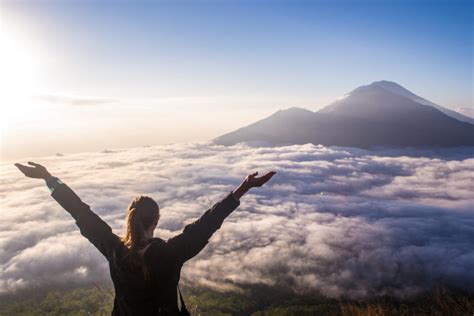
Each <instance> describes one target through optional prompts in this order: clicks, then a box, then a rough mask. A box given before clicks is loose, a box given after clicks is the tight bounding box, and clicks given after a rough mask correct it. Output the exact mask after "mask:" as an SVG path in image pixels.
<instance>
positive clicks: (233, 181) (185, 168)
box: [0, 143, 474, 297]
mask: <svg viewBox="0 0 474 316" xmlns="http://www.w3.org/2000/svg"><path fill="white" fill-rule="evenodd" d="M37 162H39V163H43V164H45V165H46V166H48V167H49V169H50V170H51V172H52V173H54V174H55V175H57V176H59V177H60V178H61V179H62V180H63V181H65V182H66V183H68V184H69V185H70V186H71V187H72V188H73V189H74V190H75V191H76V192H77V193H78V195H79V196H80V197H81V198H82V199H83V200H84V201H85V202H86V203H88V204H90V205H91V207H92V208H93V210H95V211H96V212H97V213H98V214H100V215H101V216H102V217H103V218H104V219H105V220H106V221H107V222H109V223H110V224H111V226H113V228H114V230H115V232H116V233H121V232H122V225H123V219H124V215H125V209H126V207H127V205H128V203H129V202H130V200H131V198H132V197H133V196H134V195H135V194H146V195H151V196H152V197H154V198H155V199H156V200H157V202H158V203H159V205H160V208H161V211H162V217H161V220H160V223H159V228H158V230H157V232H156V234H157V235H158V236H162V237H165V238H167V237H170V236H171V235H173V234H175V233H178V232H179V231H180V230H181V229H182V228H183V226H184V225H185V224H186V223H187V222H189V221H190V220H191V219H195V218H197V217H198V216H199V215H200V214H202V213H203V212H204V211H205V210H206V209H208V208H209V207H210V206H211V205H212V204H213V203H214V202H216V201H217V200H218V199H220V198H222V197H224V196H225V195H226V193H228V192H229V191H231V190H232V189H233V188H234V187H235V186H236V185H238V183H239V182H240V181H241V180H242V179H243V177H244V176H245V175H246V174H248V173H250V172H253V171H259V172H261V173H263V172H266V171H269V170H276V171H277V172H278V173H277V175H276V176H275V177H274V178H273V179H272V180H271V182H270V183H269V184H268V185H267V186H265V187H262V188H258V189H253V190H252V191H251V192H250V193H249V194H248V195H247V196H245V197H243V198H242V201H241V206H240V207H239V208H238V209H237V210H236V211H235V212H234V213H233V214H232V215H231V216H230V217H229V218H228V219H227V220H226V222H225V224H224V225H223V226H222V228H221V229H220V230H219V231H218V232H217V233H216V234H215V235H214V236H213V238H212V239H211V242H210V243H209V244H208V246H207V247H206V248H205V249H204V250H203V252H202V253H201V254H200V255H199V256H198V257H196V258H194V259H192V260H191V261H189V262H188V263H187V264H186V265H185V267H184V269H183V271H182V279H183V281H184V282H186V283H188V284H191V285H192V284H200V285H204V286H210V287H220V288H222V289H227V290H228V289H236V288H238V287H239V286H240V285H245V284H256V283H257V284H260V283H261V284H269V285H278V286H286V287H290V288H293V289H294V290H296V291H302V292H306V291H320V292H321V293H323V294H325V295H328V296H333V297H337V296H340V295H347V296H351V297H363V296H372V295H381V294H394V295H410V294H413V293H417V292H419V291H421V290H424V289H428V288H430V287H432V286H435V285H438V284H443V285H444V286H450V287H458V288H461V289H464V290H470V291H472V289H473V288H474V273H473V272H472V270H471V267H472V266H474V249H473V247H472V245H473V244H474V210H473V207H472V205H474V198H473V196H472V192H474V182H473V178H472V175H473V174H474V158H472V148H464V149H446V150H430V151H428V150H426V151H420V150H416V151H415V150H413V151H402V150H398V151H397V150H390V151H389V150H379V151H373V152H369V151H364V150H359V149H347V148H334V147H333V148H328V147H322V146H314V145H310V144H306V145H295V146H286V147H276V148H269V147H260V148H252V147H248V146H245V145H237V146H233V147H224V146H216V145H213V144H211V143H188V144H172V145H163V146H154V147H144V148H135V149H129V150H117V151H104V152H96V153H82V154H74V155H64V156H54V157H45V158H43V159H38V160H37ZM0 179H1V181H2V184H3V185H2V186H1V188H0V199H1V210H0V214H1V216H2V221H1V223H0V254H1V260H0V271H1V273H0V275H1V276H0V285H1V286H0V288H1V294H7V293H12V292H15V291H18V290H20V291H21V290H22V289H25V288H31V287H42V286H48V285H54V284H64V283H68V282H77V283H84V284H90V283H91V282H101V281H105V280H108V279H109V277H108V269H107V263H106V261H105V259H103V258H102V257H101V255H100V253H99V252H98V251H97V250H95V248H93V246H91V245H89V244H88V242H87V241H86V240H85V239H84V238H83V237H81V235H80V234H79V232H78V230H77V228H76V227H75V225H74V222H73V220H72V218H71V217H70V216H69V215H68V214H67V213H66V212H65V211H63V210H62V209H61V207H60V206H59V205H57V204H56V202H55V201H54V200H53V199H52V198H51V197H49V195H48V190H47V188H46V187H45V186H44V184H43V183H41V181H40V180H36V181H35V180H32V179H27V178H24V177H23V176H22V175H21V174H20V173H19V171H18V170H17V169H16V168H15V167H14V166H13V164H12V163H10V164H3V165H2V166H1V168H0ZM78 253H80V254H81V255H80V256H78V255H77V254H78Z"/></svg>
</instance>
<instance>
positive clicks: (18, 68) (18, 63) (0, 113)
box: [0, 23, 39, 131]
mask: <svg viewBox="0 0 474 316" xmlns="http://www.w3.org/2000/svg"><path fill="white" fill-rule="evenodd" d="M21 35H23V34H16V33H14V32H12V31H10V30H8V31H7V30H6V29H5V27H4V26H2V25H1V23H0V69H1V70H0V86H1V87H2V90H1V92H0V123H1V129H2V130H3V131H4V130H6V129H8V128H9V126H11V125H13V124H15V123H16V122H18V121H21V120H22V119H24V118H28V117H32V116H33V115H35V112H37V111H35V107H34V106H33V104H32V101H33V100H32V98H31V97H32V95H34V94H36V93H38V82H39V78H38V74H39V71H38V70H39V63H38V61H37V60H36V56H35V51H34V49H33V48H32V47H31V45H29V43H28V42H27V41H26V40H25V36H21ZM36 110H37V109H36Z"/></svg>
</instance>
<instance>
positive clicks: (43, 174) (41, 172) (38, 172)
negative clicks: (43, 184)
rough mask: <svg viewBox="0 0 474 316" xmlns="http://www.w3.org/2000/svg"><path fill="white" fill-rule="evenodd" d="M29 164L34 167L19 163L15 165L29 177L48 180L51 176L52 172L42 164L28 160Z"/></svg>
mask: <svg viewBox="0 0 474 316" xmlns="http://www.w3.org/2000/svg"><path fill="white" fill-rule="evenodd" d="M28 164H29V165H30V166H33V167H29V166H25V165H22V164H19V163H16V164H15V166H16V167H17V168H18V169H20V171H21V172H22V173H23V174H24V175H25V176H27V177H28V178H34V179H44V180H46V179H48V178H49V177H51V174H50V173H49V172H48V170H46V168H45V167H43V166H42V165H40V164H37V163H34V162H32V161H28Z"/></svg>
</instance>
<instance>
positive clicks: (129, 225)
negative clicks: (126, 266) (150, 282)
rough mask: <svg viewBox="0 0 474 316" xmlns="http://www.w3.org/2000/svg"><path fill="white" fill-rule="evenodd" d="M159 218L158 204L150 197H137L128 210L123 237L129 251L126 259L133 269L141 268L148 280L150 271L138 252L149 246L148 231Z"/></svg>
mask: <svg viewBox="0 0 474 316" xmlns="http://www.w3.org/2000/svg"><path fill="white" fill-rule="evenodd" d="M159 216H160V209H159V207H158V204H157V203H156V202H155V201H154V200H153V199H152V198H151V197H149V196H143V195H140V196H137V197H135V198H134V199H133V200H132V202H131V203H130V205H129V206H128V208H127V218H126V219H125V235H124V236H123V237H122V242H123V244H124V245H125V247H126V248H127V249H128V251H127V253H126V254H125V257H126V259H127V261H128V262H129V263H130V264H131V266H132V268H140V270H141V271H142V272H143V275H144V277H145V279H147V278H148V269H147V268H146V265H145V261H144V260H143V257H142V256H140V254H139V253H138V252H139V250H140V249H142V248H143V247H145V246H146V244H147V240H146V237H145V231H146V229H148V228H149V227H150V226H151V225H152V224H153V223H154V222H156V221H157V220H158V218H159Z"/></svg>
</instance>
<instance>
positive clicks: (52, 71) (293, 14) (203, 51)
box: [1, 0, 473, 150]
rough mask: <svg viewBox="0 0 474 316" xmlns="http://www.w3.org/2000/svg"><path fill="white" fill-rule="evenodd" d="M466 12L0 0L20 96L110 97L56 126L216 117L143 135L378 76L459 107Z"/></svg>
mask: <svg viewBox="0 0 474 316" xmlns="http://www.w3.org/2000/svg"><path fill="white" fill-rule="evenodd" d="M472 9H473V4H472V1H394V0H393V1H389V0H385V1H384V0H382V1H357V0H354V1H193V2H190V1H156V2H152V1H148V2H137V1H129V2H112V1H95V2H94V1H81V2H80V1H31V2H28V1H26V2H21V3H20V2H17V1H13V2H9V1H3V2H2V4H1V18H2V30H3V32H4V34H6V37H7V38H8V37H9V36H10V40H11V38H13V37H14V38H15V40H14V41H17V42H19V43H20V44H19V45H18V46H17V47H18V48H17V49H19V50H22V51H23V52H28V56H29V57H28V58H31V59H33V60H32V61H31V62H32V63H33V64H34V66H35V67H31V68H35V73H34V77H35V79H34V80H33V81H34V83H33V84H31V85H30V87H29V88H31V89H23V90H24V91H25V93H26V91H27V90H32V91H28V92H33V93H32V94H34V95H40V96H48V97H50V96H54V97H56V96H61V97H64V96H67V98H68V99H67V100H70V99H74V98H79V99H81V100H86V101H85V103H84V104H86V103H87V101H90V102H89V103H91V105H94V102H95V101H97V100H102V101H104V100H113V101H117V102H119V104H120V105H114V109H115V112H116V113H115V114H114V115H108V114H107V113H108V112H107V111H105V110H95V109H91V108H92V107H89V108H88V109H87V111H86V110H81V111H82V112H81V113H62V114H61V117H62V120H63V121H65V122H66V123H65V124H64V125H68V124H67V120H68V117H70V118H76V117H78V116H79V117H82V119H84V120H87V122H92V125H94V124H96V125H97V126H99V125H101V124H103V123H104V118H105V120H107V119H110V117H116V123H114V124H119V123H118V122H119V121H120V120H122V121H123V119H124V118H125V117H135V116H136V117H139V116H140V114H137V113H136V112H138V113H142V115H145V116H147V117H148V118H150V117H151V118H153V121H154V122H160V121H159V119H158V118H157V116H160V114H159V113H158V112H159V111H161V112H163V111H164V112H167V113H168V114H170V113H171V112H172V114H170V115H171V116H170V117H169V118H170V120H172V121H173V124H174V125H176V124H177V125H180V124H181V125H180V126H181V127H182V126H184V125H186V123H184V122H181V123H180V122H177V121H176V120H177V118H179V117H182V116H183V115H184V116H186V115H190V113H192V115H190V117H189V120H190V121H191V119H192V118H196V117H198V118H199V121H200V122H202V124H203V125H205V126H210V125H211V124H206V122H208V121H206V117H209V116H213V117H214V118H215V117H216V115H217V117H218V118H219V122H221V123H219V124H217V125H216V126H215V128H207V127H206V128H207V129H206V128H203V127H202V126H201V127H200V128H199V130H200V131H201V132H199V133H197V132H196V130H193V129H192V128H188V127H186V128H184V129H183V128H180V129H179V131H177V130H174V132H173V131H172V130H171V129H170V128H171V125H173V124H171V123H170V121H168V125H169V126H168V125H166V124H165V122H160V124H161V126H167V127H166V128H165V129H164V130H163V131H164V132H166V133H167V135H164V136H163V135H162V137H161V138H160V139H157V138H155V139H154V140H153V139H151V138H150V141H148V142H151V143H153V142H170V141H183V140H184V141H186V140H190V141H192V140H206V139H209V138H212V137H214V136H217V135H219V134H220V133H222V132H225V131H228V130H229V129H232V128H237V127H239V126H241V125H243V124H248V123H251V122H253V121H255V120H257V119H260V118H262V117H263V116H265V115H268V114H271V113H272V112H273V111H276V110H278V109H281V108H287V107H291V106H301V107H306V108H309V109H313V110H315V109H318V108H320V107H322V106H324V105H326V104H328V103H330V102H331V101H332V100H334V99H335V98H337V97H338V96H340V95H343V94H345V93H346V92H349V91H350V90H352V89H354V88H356V87H357V86H360V85H363V84H368V83H370V82H373V81H376V80H382V79H386V80H392V81H395V82H397V83H399V84H401V85H403V86H404V87H406V88H407V89H409V90H411V91H413V92H415V93H416V94H418V95H421V96H422V97H425V98H427V99H429V100H431V101H433V102H436V103H439V104H441V105H444V106H446V107H450V108H457V107H470V106H472V99H473V95H472V91H473V81H472V73H473V62H472V50H473V47H472V45H473V34H472V21H473V13H472V12H473V10H472ZM12 34H14V35H12ZM11 55H13V56H15V55H16V54H15V53H13V54H11ZM13 58H15V57H13ZM4 62H5V58H4ZM18 62H21V60H20V61H18ZM23 64H24V63H23ZM27 75H31V76H30V77H33V74H30V73H27ZM20 81H21V80H20ZM23 90H22V91H23ZM30 94H31V93H30ZM42 100H43V101H44V100H45V98H42ZM58 100H61V99H58ZM98 103H99V104H102V105H103V104H104V103H107V102H98ZM109 103H110V104H109V105H108V106H112V105H111V103H113V102H112V101H111V102H109ZM35 106H36V105H35ZM38 106H44V105H38ZM56 107H57V105H56ZM65 107H67V106H65ZM102 108H103V109H104V108H105V107H104V106H103V107H102ZM143 108H145V109H150V111H151V112H149V113H148V112H144V111H142V112H140V111H141V109H143ZM28 109H29V110H31V106H30V107H29V108H28ZM171 109H176V111H174V110H171ZM51 111H53V112H54V111H56V113H58V111H59V112H61V111H66V110H65V109H57V108H53V109H52V110H51ZM67 111H69V110H67ZM74 111H77V110H74ZM96 111H99V112H96ZM100 111H102V112H100ZM157 111H158V112H157ZM42 112H43V110H42ZM132 112H133V113H135V114H130V113H132ZM161 112H160V113H161ZM176 113H178V114H176ZM197 113H199V115H198V114H197ZM43 114H44V113H43ZM51 115H52V116H53V117H54V115H59V114H54V113H53V114H51ZM173 115H174V116H173ZM196 115H197V116H196ZM219 115H221V116H219ZM18 116H19V115H17V117H18ZM44 119H47V118H45V117H42V118H38V119H37V120H36V121H35V122H36V124H38V125H40V123H41V122H40V121H39V120H44ZM111 120H113V119H111ZM21 122H23V123H21ZM29 122H30V123H28V124H30V125H31V121H29ZM129 123H130V124H143V122H142V121H140V119H138V121H137V118H136V119H135V120H134V121H130V122H129ZM148 123H149V122H148ZM148 123H147V124H148ZM209 123H210V121H209ZM18 124H20V125H21V124H27V123H26V122H24V121H21V119H20V121H19V122H18ZM74 124H78V123H77V122H76V123H74ZM74 124H73V125H74ZM150 124H151V123H150ZM183 124H184V125H183ZM33 125H34V124H33ZM79 125H80V124H79ZM145 125H146V124H145ZM111 126H112V125H111ZM76 127H77V128H78V129H80V126H76ZM168 127H169V128H168ZM163 131H162V132H163ZM45 132H46V130H45ZM99 132H103V130H102V131H99V130H97V133H99ZM72 134H74V133H72ZM138 134H140V133H138ZM142 134H143V133H142ZM6 135H7V136H8V135H9V134H8V131H7V132H6ZM74 135H76V134H74ZM76 136H77V135H76ZM137 137H142V138H143V137H145V136H144V135H141V136H139V135H138V136H137ZM104 142H105V143H111V144H112V145H120V143H117V142H108V141H107V140H104ZM104 142H102V143H100V146H102V147H103V146H104V145H105V143H104ZM135 143H136V142H135ZM133 144H134V140H133V137H131V139H130V141H129V142H127V143H126V144H123V145H133ZM137 145H140V144H137ZM81 148H82V147H81ZM86 148H88V147H87V146H86ZM91 148H92V147H91ZM60 149H61V147H60V146H59V147H58V150H60ZM66 150H69V149H66Z"/></svg>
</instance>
